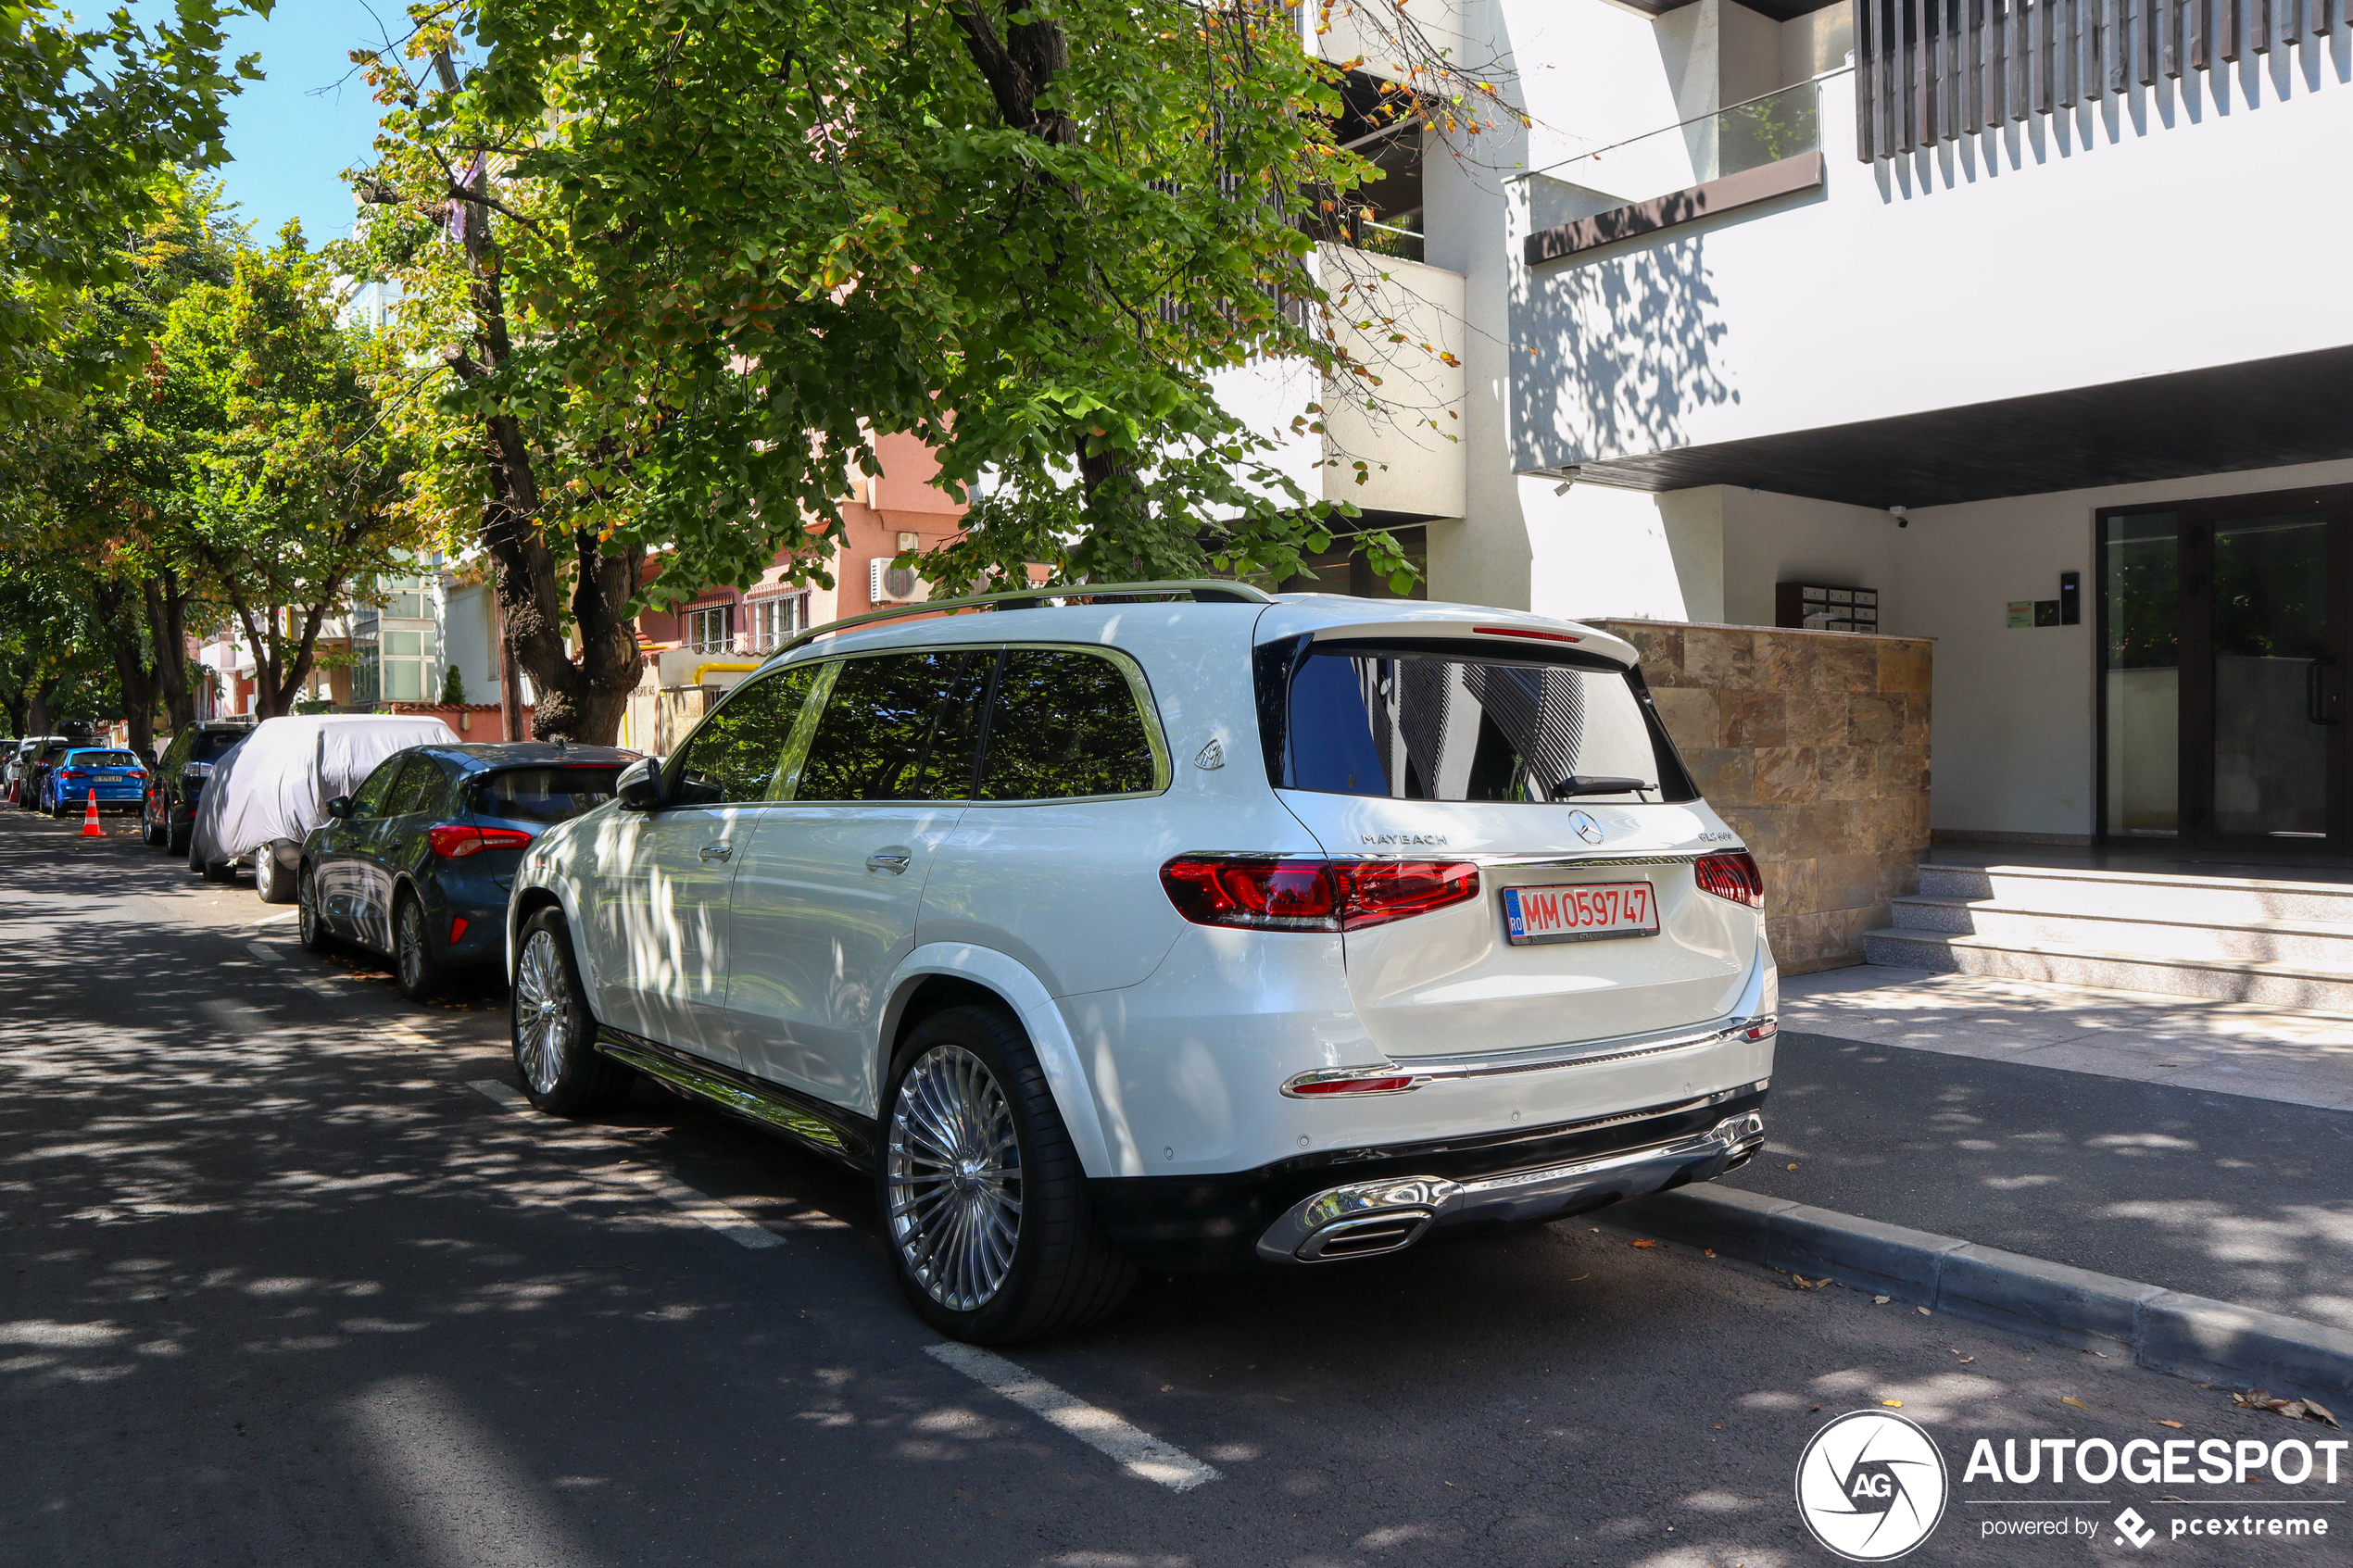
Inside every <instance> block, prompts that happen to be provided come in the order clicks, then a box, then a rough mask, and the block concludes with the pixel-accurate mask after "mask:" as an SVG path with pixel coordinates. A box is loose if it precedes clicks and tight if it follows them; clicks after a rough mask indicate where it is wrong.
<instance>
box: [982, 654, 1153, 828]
mask: <svg viewBox="0 0 2353 1568" xmlns="http://www.w3.org/2000/svg"><path fill="white" fill-rule="evenodd" d="M1157 771H1158V770H1157V769H1156V768H1155V766H1154V762H1153V757H1152V746H1151V731H1150V730H1149V729H1148V728H1147V727H1146V725H1145V721H1144V715H1143V713H1142V711H1141V710H1140V709H1139V708H1138V707H1137V693H1136V690H1135V688H1134V687H1133V686H1131V685H1130V684H1128V680H1127V672H1126V671H1124V670H1122V669H1121V668H1120V667H1119V666H1118V665H1116V664H1114V663H1113V662H1112V661H1111V660H1110V659H1106V658H1104V657H1103V656H1102V655H1101V654H1096V653H1081V652H1077V651H1076V650H1072V651H1067V652H1065V651H1063V650H1062V649H1059V648H1009V649H1007V650H1006V653H1005V662H1004V667H1003V669H1002V671H1000V674H999V675H998V677H997V699H996V701H995V702H994V703H993V704H992V705H991V706H990V709H989V712H988V756H987V757H986V758H985V759H983V760H982V763H981V781H980V789H979V792H978V794H979V798H981V799H983V800H1055V799H1067V798H1069V797H1072V796H1080V795H1135V794H1140V793H1143V792H1145V791H1148V790H1152V789H1156V788H1158V787H1159V784H1160V781H1159V779H1158V777H1157V776H1156V775H1157Z"/></svg>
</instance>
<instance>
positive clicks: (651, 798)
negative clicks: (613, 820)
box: [612, 757, 661, 811]
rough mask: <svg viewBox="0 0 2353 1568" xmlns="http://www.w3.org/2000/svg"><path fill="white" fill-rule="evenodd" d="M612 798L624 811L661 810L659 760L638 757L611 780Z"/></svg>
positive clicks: (657, 758)
mask: <svg viewBox="0 0 2353 1568" xmlns="http://www.w3.org/2000/svg"><path fill="white" fill-rule="evenodd" d="M612 793H613V797H614V798H615V799H616V800H618V801H620V802H621V809H623V810H624V811H659V810H661V758H659V757H640V758H639V759H637V760H635V762H632V763H631V764H629V766H627V767H626V768H623V770H622V771H621V776H620V777H619V778H616V779H615V780H613V786H612Z"/></svg>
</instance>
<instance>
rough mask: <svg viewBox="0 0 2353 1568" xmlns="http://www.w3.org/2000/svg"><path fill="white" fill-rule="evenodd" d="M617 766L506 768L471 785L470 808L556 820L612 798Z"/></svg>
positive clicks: (513, 817)
mask: <svg viewBox="0 0 2353 1568" xmlns="http://www.w3.org/2000/svg"><path fill="white" fill-rule="evenodd" d="M620 773H621V770H620V769H618V768H509V769H506V770H505V771H500V772H496V773H493V774H491V775H490V776H489V777H488V778H486V779H484V780H483V781H482V783H480V784H476V785H475V786H474V809H475V810H476V811H479V812H481V813H482V814H483V815H484V816H485V817H504V818H506V819H508V820H509V821H510V822H562V821H564V820H565V819H566V818H568V817H577V816H578V815H580V813H582V812H583V811H590V810H594V809H596V808H598V807H599V806H602V805H603V804H604V803H605V802H606V801H608V800H610V799H611V798H612V782H613V780H614V779H615V778H617V777H619V776H620Z"/></svg>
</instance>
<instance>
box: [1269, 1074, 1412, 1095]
mask: <svg viewBox="0 0 2353 1568" xmlns="http://www.w3.org/2000/svg"><path fill="white" fill-rule="evenodd" d="M1413 1086H1414V1080H1413V1079H1411V1078H1410V1077H1407V1076H1405V1075H1404V1074H1403V1073H1395V1074H1390V1075H1387V1076H1383V1077H1378V1078H1373V1077H1365V1078H1321V1079H1312V1078H1311V1079H1301V1080H1298V1081H1295V1082H1293V1083H1292V1084H1291V1085H1290V1093H1292V1094H1295V1095H1393V1094H1395V1093H1397V1092H1398V1091H1399V1090H1400V1089H1410V1088H1412V1087H1413Z"/></svg>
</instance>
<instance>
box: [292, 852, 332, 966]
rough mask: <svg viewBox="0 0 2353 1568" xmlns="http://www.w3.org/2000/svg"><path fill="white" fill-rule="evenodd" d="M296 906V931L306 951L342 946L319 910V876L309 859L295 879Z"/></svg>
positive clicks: (313, 951)
mask: <svg viewBox="0 0 2353 1568" xmlns="http://www.w3.org/2000/svg"><path fill="white" fill-rule="evenodd" d="M295 906H296V909H297V910H298V911H299V912H298V913H297V914H296V917H295V931H296V935H298V936H299V937H300V938H301V941H302V950H303V951H304V952H306V953H332V952H333V951H334V950H335V949H336V948H337V947H341V946H342V944H341V943H339V942H337V941H336V940H335V937H334V933H333V932H331V931H329V930H328V929H327V922H326V920H325V918H324V917H323V916H321V914H320V912H319V877H318V873H317V872H313V871H312V870H311V869H310V865H309V862H308V861H305V862H304V863H303V868H302V872H301V874H300V875H299V876H298V877H296V881H295Z"/></svg>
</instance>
